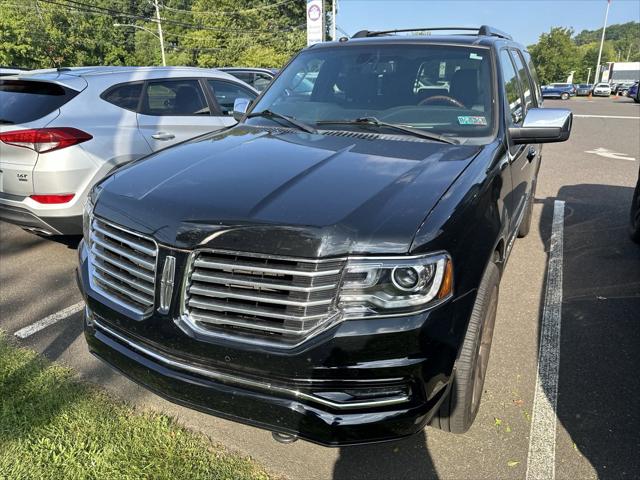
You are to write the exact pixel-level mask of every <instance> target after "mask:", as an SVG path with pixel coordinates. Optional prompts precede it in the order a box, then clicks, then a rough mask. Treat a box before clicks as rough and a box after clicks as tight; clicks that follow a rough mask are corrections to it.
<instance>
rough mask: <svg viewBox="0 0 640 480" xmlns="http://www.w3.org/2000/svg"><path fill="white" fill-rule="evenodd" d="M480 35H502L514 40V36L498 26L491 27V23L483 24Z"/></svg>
mask: <svg viewBox="0 0 640 480" xmlns="http://www.w3.org/2000/svg"><path fill="white" fill-rule="evenodd" d="M478 35H486V36H489V37H500V38H505V39H507V40H513V37H512V36H511V35H509V34H508V33H506V32H503V31H502V30H498V29H497V28H493V27H490V26H489V25H482V26H481V27H480V28H479V29H478Z"/></svg>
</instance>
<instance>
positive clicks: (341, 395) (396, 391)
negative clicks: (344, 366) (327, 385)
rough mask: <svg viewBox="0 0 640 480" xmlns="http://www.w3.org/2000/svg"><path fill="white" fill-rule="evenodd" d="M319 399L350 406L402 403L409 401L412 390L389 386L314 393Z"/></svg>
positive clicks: (405, 387)
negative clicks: (364, 403) (350, 404)
mask: <svg viewBox="0 0 640 480" xmlns="http://www.w3.org/2000/svg"><path fill="white" fill-rule="evenodd" d="M314 395H315V396H317V397H321V398H325V399H327V400H331V401H333V402H336V403H341V404H343V405H345V406H348V405H349V403H361V402H367V403H371V404H372V405H375V404H378V403H381V404H384V403H389V404H395V403H402V402H406V401H408V400H409V397H410V395H411V388H410V387H409V386H408V385H389V386H381V387H361V388H348V389H344V390H334V391H325V392H314Z"/></svg>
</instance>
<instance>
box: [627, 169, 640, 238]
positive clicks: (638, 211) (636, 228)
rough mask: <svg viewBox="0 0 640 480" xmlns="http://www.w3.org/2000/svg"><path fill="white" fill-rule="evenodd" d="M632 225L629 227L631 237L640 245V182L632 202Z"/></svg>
mask: <svg viewBox="0 0 640 480" xmlns="http://www.w3.org/2000/svg"><path fill="white" fill-rule="evenodd" d="M630 217H631V225H629V235H630V236H631V240H633V241H634V242H636V243H640V181H638V184H637V185H636V189H635V191H634V192H633V201H632V202H631V215H630Z"/></svg>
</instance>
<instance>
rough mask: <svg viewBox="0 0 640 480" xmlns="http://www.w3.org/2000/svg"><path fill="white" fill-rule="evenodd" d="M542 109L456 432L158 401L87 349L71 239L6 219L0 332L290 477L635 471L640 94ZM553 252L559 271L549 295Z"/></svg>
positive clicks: (0, 258) (639, 427)
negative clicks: (476, 393) (335, 438)
mask: <svg viewBox="0 0 640 480" xmlns="http://www.w3.org/2000/svg"><path fill="white" fill-rule="evenodd" d="M545 106H547V107H556V106H558V107H568V108H571V109H572V110H573V112H574V114H575V115H576V116H575V120H574V126H573V133H572V136H571V139H570V141H569V142H567V143H561V144H555V145H553V144H552V145H547V146H545V147H544V150H543V164H542V168H541V172H540V177H539V181H538V187H537V193H536V201H535V208H534V219H533V222H534V223H533V226H532V230H531V233H530V235H529V236H528V237H527V238H525V239H521V240H518V241H517V242H516V243H515V246H514V248H513V252H512V254H511V257H510V260H509V264H508V267H507V269H506V272H505V275H504V277H503V279H502V283H501V291H500V305H499V312H498V319H497V324H496V329H495V337H494V343H493V348H492V353H491V360H490V365H489V371H488V375H487V380H486V383H485V393H484V396H483V400H482V405H481V408H480V413H479V414H478V418H477V420H476V423H475V424H474V426H473V427H472V429H471V430H470V431H469V432H468V433H467V434H465V435H460V436H454V435H450V434H444V433H442V432H440V431H437V430H434V429H427V430H426V431H425V432H424V433H423V434H420V435H417V436H414V437H412V438H409V439H405V440H402V441H397V442H391V443H384V444H379V445H372V446H361V447H346V448H340V449H330V448H324V447H320V446H317V445H313V444H310V443H307V442H304V441H298V442H296V443H294V444H291V445H282V444H279V443H276V442H274V441H273V440H272V438H271V435H270V433H269V432H266V431H262V430H258V429H255V428H252V427H247V426H243V425H238V424H235V423H231V422H228V421H224V420H220V419H217V418H214V417H210V416H206V415H203V414H200V413H196V412H192V411H189V410H186V409H184V408H181V407H178V406H175V405H172V404H170V403H168V402H166V401H164V400H161V399H159V398H158V397H156V396H154V395H152V394H149V393H147V392H146V391H145V390H143V389H141V388H139V387H137V386H136V385H134V384H132V383H131V382H130V381H128V380H126V379H125V378H123V377H122V376H120V375H118V374H116V373H114V372H112V371H111V370H110V369H109V368H108V367H106V366H104V365H103V364H102V363H100V362H99V361H98V360H96V359H94V358H93V357H92V356H90V355H89V353H88V351H87V348H86V345H85V343H84V340H83V338H82V335H81V333H82V318H81V313H80V309H81V307H82V305H81V303H80V302H81V296H80V294H79V292H78V291H77V288H76V285H75V279H74V269H75V266H76V262H77V258H76V250H75V247H76V244H77V240H75V239H71V240H69V239H67V240H64V241H63V240H61V239H46V238H40V237H37V236H35V235H32V234H30V233H26V232H24V231H22V230H21V229H19V228H17V227H14V226H12V225H8V224H5V223H0V328H1V329H3V330H5V331H7V332H9V333H10V334H15V333H16V332H18V333H19V337H21V338H19V339H18V341H19V342H20V343H21V344H23V345H26V346H29V347H31V348H34V349H36V350H37V351H39V352H42V353H44V354H45V355H46V356H47V357H49V358H51V359H52V360H56V361H60V362H63V363H65V364H67V365H70V366H71V367H73V368H74V369H76V370H77V371H78V373H79V376H80V377H81V378H83V379H85V380H87V381H90V382H94V383H97V384H100V385H102V386H104V387H105V388H107V389H108V390H109V391H111V392H112V393H114V394H115V395H116V396H118V397H120V398H122V399H124V400H127V401H130V402H132V403H134V404H136V405H138V406H140V407H141V408H154V409H161V410H162V411H164V412H167V413H169V414H171V415H174V416H175V417H177V418H179V419H180V421H181V422H183V423H184V424H185V425H187V426H189V427H191V428H193V429H196V430H199V431H201V432H203V433H205V434H206V435H207V436H209V437H210V438H211V439H212V440H213V441H214V442H219V443H222V444H224V445H225V446H227V447H228V448H229V449H231V450H235V451H239V452H241V453H244V454H247V455H250V456H251V457H253V458H254V459H256V460H257V461H258V462H260V463H261V464H263V465H264V466H265V467H266V468H267V469H268V470H270V471H272V472H273V473H274V474H276V475H282V476H285V477H286V478H291V479H329V478H332V479H336V480H338V479H347V478H349V479H351V478H366V479H374V480H375V479H395V478H402V479H409V478H421V479H431V478H434V479H435V478H438V479H485V478H486V479H495V478H525V477H527V469H528V468H529V475H528V478H536V476H538V477H540V478H552V477H553V476H555V478H558V479H565V478H567V479H576V478H580V479H590V478H611V479H620V478H638V477H639V476H640V455H639V454H638V452H640V435H639V434H638V432H640V410H638V408H637V407H636V404H637V398H638V397H639V396H640V374H638V371H640V246H639V245H636V244H634V243H632V242H631V241H630V240H629V238H628V235H627V223H628V212H629V207H630V203H631V197H632V193H633V186H634V185H635V182H636V180H637V177H638V171H639V166H640V104H635V103H634V102H633V101H632V100H631V99H628V98H613V97H612V98H597V99H592V100H590V99H587V98H574V99H572V100H571V101H566V102H562V101H547V102H546V104H545ZM562 207H564V210H563V209H562ZM554 219H555V220H556V221H555V223H554V222H553V221H554ZM552 224H553V226H554V230H553V231H554V242H553V244H552V242H551V234H552ZM559 239H560V240H561V242H560V243H558V240H559ZM559 245H560V247H559ZM550 256H551V257H552V258H553V259H554V260H555V261H557V262H556V263H554V265H555V266H558V265H560V269H559V270H557V271H555V273H554V275H555V277H551V275H550V279H551V278H553V279H554V282H550V284H551V285H557V287H555V289H553V288H552V289H551V291H549V292H547V286H546V281H545V279H546V278H547V275H548V271H550V270H549V269H548V265H549V258H550ZM558 275H560V277H558ZM558 280H559V283H555V282H556V281H558ZM550 297H553V298H556V299H557V301H558V302H559V303H558V305H557V306H558V311H559V313H561V315H560V316H559V317H558V319H557V320H558V322H557V323H556V324H555V327H554V328H557V330H553V329H552V330H550V331H548V332H546V333H549V334H550V335H551V341H550V342H548V341H547V340H548V338H547V340H545V341H547V343H544V344H543V350H544V349H548V350H544V351H545V352H546V353H547V354H549V355H550V357H549V358H550V360H549V362H550V363H549V365H550V367H551V374H553V375H555V377H553V378H551V379H550V377H549V376H548V374H549V372H548V371H547V370H545V372H544V373H543V374H542V375H539V374H538V352H539V346H540V345H539V338H540V335H539V333H540V329H541V325H542V326H543V328H547V327H548V325H547V326H545V325H546V324H545V323H544V321H545V319H547V318H548V315H549V311H550V310H551V308H552V307H553V304H550V303H549V302H550V300H549V298H550ZM61 311H62V312H63V313H59V312H61ZM545 312H546V313H545ZM37 322H40V323H37ZM34 324H36V327H32V325H34ZM40 327H42V328H41V329H40V330H38V328H40ZM552 327H553V326H552ZM36 330H38V331H36ZM546 337H547V336H545V338H546ZM554 372H555V373H554ZM556 373H557V375H556ZM553 375H552V376H553ZM555 386H557V396H556V390H555ZM536 391H538V393H536ZM556 402H557V406H554V405H553V404H554V403H556ZM545 412H546V414H548V413H549V412H551V415H552V416H551V417H548V416H547V417H545ZM532 427H533V428H532ZM554 428H555V431H554Z"/></svg>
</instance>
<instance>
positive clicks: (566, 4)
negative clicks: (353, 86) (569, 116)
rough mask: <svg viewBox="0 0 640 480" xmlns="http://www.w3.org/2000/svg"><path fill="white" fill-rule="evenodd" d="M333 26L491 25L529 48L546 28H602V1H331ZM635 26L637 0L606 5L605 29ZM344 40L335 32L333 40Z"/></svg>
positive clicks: (639, 18) (638, 18) (639, 4)
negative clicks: (334, 4) (334, 6)
mask: <svg viewBox="0 0 640 480" xmlns="http://www.w3.org/2000/svg"><path fill="white" fill-rule="evenodd" d="M337 1H338V14H337V19H338V21H337V25H338V27H340V28H342V30H344V31H345V32H347V33H348V34H349V35H353V34H354V33H356V32H357V31H358V30H388V29H393V28H414V27H420V26H422V27H435V26H447V27H449V26H455V27H477V26H480V25H485V24H486V25H491V26H492V27H495V28H498V29H500V30H504V31H505V32H507V33H509V34H511V35H512V36H513V37H514V40H516V41H518V42H520V43H522V44H524V45H531V44H533V43H536V42H537V40H538V37H539V36H540V34H541V33H544V32H548V31H549V30H550V29H551V27H558V26H562V27H572V28H573V29H574V30H575V31H576V33H578V32H580V31H581V30H584V29H588V30H595V29H597V28H600V27H602V24H603V23H604V14H605V10H606V7H607V1H606V0H337ZM630 21H636V22H640V0H612V1H611V8H610V10H609V20H608V22H607V24H608V25H611V24H614V23H625V22H630ZM341 34H342V35H344V32H343V33H340V31H338V37H339V36H341Z"/></svg>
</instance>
